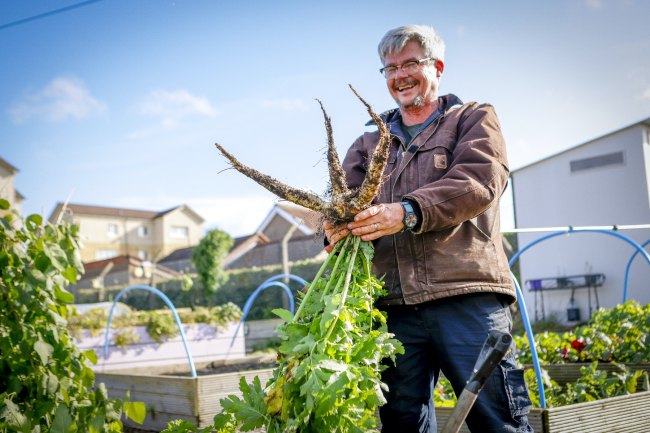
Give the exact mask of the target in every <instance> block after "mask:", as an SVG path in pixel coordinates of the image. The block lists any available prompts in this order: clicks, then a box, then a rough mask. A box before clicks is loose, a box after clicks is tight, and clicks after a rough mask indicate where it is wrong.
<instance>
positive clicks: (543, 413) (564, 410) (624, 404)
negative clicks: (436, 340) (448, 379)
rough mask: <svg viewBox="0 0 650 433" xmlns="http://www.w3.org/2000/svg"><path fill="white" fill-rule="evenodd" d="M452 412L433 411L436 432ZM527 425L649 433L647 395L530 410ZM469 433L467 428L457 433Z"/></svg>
mask: <svg viewBox="0 0 650 433" xmlns="http://www.w3.org/2000/svg"><path fill="white" fill-rule="evenodd" d="M452 410H453V408H451V407H441V408H436V419H437V421H438V431H439V432H440V431H441V430H442V427H444V425H445V423H446V422H447V419H448V418H449V415H450V414H451V412H452ZM528 421H529V423H530V425H531V427H532V428H533V430H534V431H535V433H641V432H650V392H649V391H646V392H640V393H637V394H632V395H624V396H621V397H612V398H606V399H603V400H597V401H591V402H588V403H577V404H571V405H568V406H562V407H554V408H550V409H540V408H533V409H532V410H531V411H530V413H529V414H528ZM460 431H461V432H462V433H470V432H469V429H468V428H467V426H466V425H463V428H462V429H461V430H460Z"/></svg>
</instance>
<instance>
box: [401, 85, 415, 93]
mask: <svg viewBox="0 0 650 433" xmlns="http://www.w3.org/2000/svg"><path fill="white" fill-rule="evenodd" d="M413 87H415V84H414V83H404V84H400V85H399V86H396V88H397V91H398V92H403V91H405V90H408V89H412V88H413Z"/></svg>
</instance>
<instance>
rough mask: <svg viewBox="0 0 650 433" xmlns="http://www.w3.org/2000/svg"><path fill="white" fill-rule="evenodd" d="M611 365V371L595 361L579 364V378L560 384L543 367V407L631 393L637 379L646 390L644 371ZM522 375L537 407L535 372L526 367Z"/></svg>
mask: <svg viewBox="0 0 650 433" xmlns="http://www.w3.org/2000/svg"><path fill="white" fill-rule="evenodd" d="M612 364H613V365H615V366H616V369H617V371H614V372H612V373H611V374H608V373H607V371H604V370H599V369H598V361H594V362H592V363H591V364H589V365H587V366H584V367H580V378H579V379H578V380H576V381H574V382H569V383H567V384H566V385H565V386H564V387H562V386H560V385H558V383H557V382H555V381H554V380H552V379H551V378H550V376H549V375H548V373H547V372H546V371H545V370H542V381H543V383H544V391H545V395H546V405H547V407H559V406H565V405H569V404H574V403H583V402H587V401H595V400H600V399H604V398H609V397H617V396H620V395H628V394H634V393H635V392H637V390H638V386H639V382H640V381H643V382H644V389H650V388H648V373H647V372H646V371H643V370H636V371H631V370H630V369H629V368H628V367H626V366H625V365H623V364H617V363H612ZM524 378H525V380H526V384H527V385H528V390H529V392H530V397H531V401H532V402H533V405H534V406H538V407H539V404H540V402H539V388H538V387H537V380H536V377H535V371H534V370H533V369H528V370H527V371H526V372H525V374H524Z"/></svg>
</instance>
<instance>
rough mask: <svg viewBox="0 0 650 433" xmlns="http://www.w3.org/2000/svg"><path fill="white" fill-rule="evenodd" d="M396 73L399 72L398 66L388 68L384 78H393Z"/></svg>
mask: <svg viewBox="0 0 650 433" xmlns="http://www.w3.org/2000/svg"><path fill="white" fill-rule="evenodd" d="M395 72H397V67H396V66H386V67H385V68H384V76H386V77H392V76H393V75H395Z"/></svg>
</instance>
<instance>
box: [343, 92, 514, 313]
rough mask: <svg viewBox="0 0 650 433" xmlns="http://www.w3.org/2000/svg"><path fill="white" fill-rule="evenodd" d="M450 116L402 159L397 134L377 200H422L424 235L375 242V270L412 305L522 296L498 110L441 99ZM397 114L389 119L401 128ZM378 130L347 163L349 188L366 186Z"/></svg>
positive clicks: (362, 140)
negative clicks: (508, 226) (473, 296)
mask: <svg viewBox="0 0 650 433" xmlns="http://www.w3.org/2000/svg"><path fill="white" fill-rule="evenodd" d="M440 101H441V103H442V104H443V105H442V106H443V107H445V106H446V107H447V108H446V109H445V111H444V113H443V114H442V115H441V116H439V117H438V118H437V119H436V120H434V121H433V122H431V123H430V124H428V125H426V126H425V127H424V128H423V129H422V130H420V132H419V133H418V134H417V135H416V136H415V137H414V138H413V140H412V142H411V143H410V145H409V148H408V150H407V151H406V152H404V155H403V157H398V153H401V152H398V150H399V149H400V147H401V140H403V138H401V137H400V136H399V135H397V134H393V138H392V144H391V146H392V147H391V151H390V157H389V161H388V164H387V167H386V169H385V171H384V181H383V184H382V187H381V191H380V193H379V195H378V197H377V198H376V200H375V201H376V202H377V203H396V202H400V201H401V200H402V199H403V198H408V199H410V200H413V201H415V202H417V204H418V205H419V207H420V209H421V211H422V222H421V225H420V227H419V228H418V230H417V233H411V232H401V233H396V234H394V235H391V236H384V237H382V238H380V239H378V240H376V241H375V258H374V263H373V271H374V272H375V274H376V275H378V276H384V283H385V286H384V287H385V289H386V290H387V291H388V293H389V295H388V296H389V297H391V296H394V295H395V294H397V293H399V291H400V288H401V292H402V295H403V299H404V302H405V303H406V304H419V303H422V302H427V301H431V300H436V299H441V298H445V297H449V296H456V295H462V294H469V293H476V292H494V293H500V294H504V295H508V296H509V297H510V302H514V300H515V299H516V294H515V290H514V286H513V284H512V280H511V276H510V268H509V266H508V260H507V258H506V255H505V252H504V250H503V245H502V241H501V232H500V226H499V198H500V196H501V194H502V193H503V191H504V190H505V188H506V185H507V181H508V173H509V170H508V164H507V156H506V147H505V143H504V139H503V136H502V134H501V128H500V126H499V121H498V119H497V116H496V113H495V111H494V108H493V107H492V106H491V105H488V104H477V103H468V104H463V105H460V104H457V105H454V106H453V107H452V106H451V105H452V103H453V102H455V101H457V102H460V100H458V98H456V97H455V96H453V95H448V96H444V97H442V98H440ZM398 115H399V114H398V113H395V112H393V113H391V114H389V115H388V118H387V119H385V120H386V122H387V124H388V125H389V127H390V128H391V131H395V130H396V129H397V128H399V123H400V122H399V117H396V116H398ZM378 139H379V133H378V132H377V131H373V132H366V133H364V134H363V135H362V136H361V137H359V138H358V139H357V140H356V141H355V142H354V144H353V145H352V146H351V147H350V149H349V150H348V152H347V155H346V157H345V159H344V161H343V168H344V170H345V172H346V176H347V181H348V184H349V185H350V187H358V186H360V185H361V182H362V181H363V178H364V176H365V172H366V168H367V163H368V155H370V154H372V151H373V150H374V148H375V147H376V146H377V143H378Z"/></svg>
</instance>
